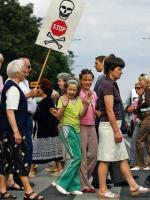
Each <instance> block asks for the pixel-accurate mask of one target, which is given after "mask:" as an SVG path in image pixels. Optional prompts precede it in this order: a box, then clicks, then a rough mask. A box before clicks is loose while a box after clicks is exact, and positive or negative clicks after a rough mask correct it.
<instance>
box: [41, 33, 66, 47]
mask: <svg viewBox="0 0 150 200" xmlns="http://www.w3.org/2000/svg"><path fill="white" fill-rule="evenodd" d="M47 36H48V37H50V38H51V40H45V41H44V43H45V45H47V44H49V43H53V42H55V43H56V45H57V47H58V49H61V48H62V47H63V46H62V45H61V44H59V41H63V42H64V41H65V37H62V38H58V39H55V38H54V37H53V36H52V34H51V32H48V33H47Z"/></svg>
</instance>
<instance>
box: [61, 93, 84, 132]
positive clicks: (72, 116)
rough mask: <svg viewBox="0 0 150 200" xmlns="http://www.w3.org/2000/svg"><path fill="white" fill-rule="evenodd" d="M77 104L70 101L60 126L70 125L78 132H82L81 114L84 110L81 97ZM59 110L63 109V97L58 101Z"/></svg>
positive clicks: (78, 98)
mask: <svg viewBox="0 0 150 200" xmlns="http://www.w3.org/2000/svg"><path fill="white" fill-rule="evenodd" d="M76 100H77V101H76V103H72V102H71V101H70V100H69V103H68V105H67V107H66V108H65V111H64V114H63V116H62V118H61V119H60V125H70V126H73V127H75V129H76V130H80V117H79V116H80V113H81V111H82V109H83V104H82V100H81V99H80V97H77V98H76ZM57 108H62V101H61V97H60V98H59V100H58V104H57Z"/></svg>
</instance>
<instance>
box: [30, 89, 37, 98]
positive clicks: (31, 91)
mask: <svg viewBox="0 0 150 200" xmlns="http://www.w3.org/2000/svg"><path fill="white" fill-rule="evenodd" d="M37 94H38V89H37V88H33V89H32V90H30V92H29V96H30V97H34V96H36V95H37Z"/></svg>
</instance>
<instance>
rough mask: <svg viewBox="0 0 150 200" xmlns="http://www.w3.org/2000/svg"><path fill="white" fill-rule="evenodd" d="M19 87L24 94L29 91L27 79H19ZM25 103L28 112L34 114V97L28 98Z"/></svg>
mask: <svg viewBox="0 0 150 200" xmlns="http://www.w3.org/2000/svg"><path fill="white" fill-rule="evenodd" d="M19 87H20V88H21V90H22V91H23V93H24V94H25V95H26V94H27V93H29V92H30V88H29V83H28V80H26V79H24V80H23V81H21V82H20V83H19ZM27 103H28V112H29V113H31V114H34V113H35V111H36V101H35V99H33V98H28V99H27Z"/></svg>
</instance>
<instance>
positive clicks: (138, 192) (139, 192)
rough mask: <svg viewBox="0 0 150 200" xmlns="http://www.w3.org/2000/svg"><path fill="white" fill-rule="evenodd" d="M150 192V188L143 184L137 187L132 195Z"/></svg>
mask: <svg viewBox="0 0 150 200" xmlns="http://www.w3.org/2000/svg"><path fill="white" fill-rule="evenodd" d="M149 192H150V188H145V187H143V186H139V187H138V188H137V190H135V191H131V192H130V193H131V196H137V195H139V194H145V193H149Z"/></svg>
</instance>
